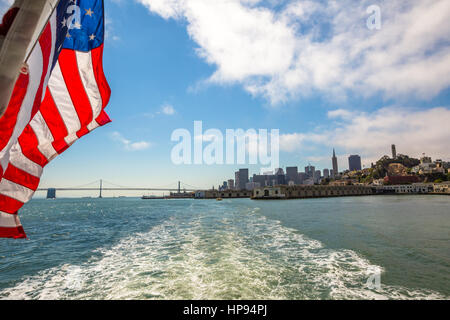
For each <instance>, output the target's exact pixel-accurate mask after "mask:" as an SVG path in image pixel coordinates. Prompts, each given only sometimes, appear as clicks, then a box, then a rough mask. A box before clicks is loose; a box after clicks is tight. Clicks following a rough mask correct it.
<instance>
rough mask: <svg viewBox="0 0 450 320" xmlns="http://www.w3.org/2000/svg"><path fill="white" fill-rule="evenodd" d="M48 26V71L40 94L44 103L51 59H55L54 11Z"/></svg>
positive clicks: (51, 63)
mask: <svg viewBox="0 0 450 320" xmlns="http://www.w3.org/2000/svg"><path fill="white" fill-rule="evenodd" d="M49 24H50V30H51V39H52V46H51V51H50V58H49V60H48V69H47V74H46V76H45V79H44V86H43V92H42V99H41V102H42V101H44V98H45V91H46V88H47V85H48V79H49V78H50V75H51V70H52V65H53V58H54V57H55V46H56V11H55V12H54V13H53V15H52V17H51V18H50V20H49Z"/></svg>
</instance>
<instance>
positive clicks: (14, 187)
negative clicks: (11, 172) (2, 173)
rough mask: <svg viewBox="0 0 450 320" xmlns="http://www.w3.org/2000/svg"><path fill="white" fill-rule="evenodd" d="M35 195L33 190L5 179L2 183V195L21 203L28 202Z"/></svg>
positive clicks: (0, 190) (0, 182) (0, 186)
mask: <svg viewBox="0 0 450 320" xmlns="http://www.w3.org/2000/svg"><path fill="white" fill-rule="evenodd" d="M33 193H34V191H33V190H31V189H28V188H27V187H24V186H22V185H20V184H17V183H14V182H12V181H9V180H7V179H5V178H3V179H2V180H1V181H0V194H3V195H5V196H8V197H10V198H13V199H16V200H19V201H20V202H23V203H25V202H28V201H29V200H30V199H31V197H32V196H33Z"/></svg>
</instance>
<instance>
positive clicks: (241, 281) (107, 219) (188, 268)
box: [0, 196, 450, 299]
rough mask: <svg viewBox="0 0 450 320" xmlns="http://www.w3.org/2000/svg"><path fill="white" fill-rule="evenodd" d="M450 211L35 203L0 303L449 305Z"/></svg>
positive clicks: (1, 260)
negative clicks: (373, 279) (374, 280)
mask: <svg viewBox="0 0 450 320" xmlns="http://www.w3.org/2000/svg"><path fill="white" fill-rule="evenodd" d="M449 204H450V198H449V197H445V196H423V197H422V196H402V197H396V196H386V197H383V196H380V197H355V198H330V199H307V200H292V201H251V200H248V199H232V200H223V201H221V202H217V201H214V200H211V201H210V200H147V201H144V200H140V199H132V198H127V199H123V198H120V199H58V200H33V201H31V202H30V203H29V204H27V205H26V206H25V208H24V209H23V212H22V213H21V219H22V223H23V224H24V226H25V229H26V231H27V233H28V236H29V238H30V240H25V241H22V240H9V239H8V240H0V243H1V244H0V299H391V298H393V299H411V298H420V299H434V298H437V299H449V297H450V278H449V275H450V210H449ZM378 271H380V272H381V287H378V288H372V289H369V288H367V286H366V281H367V279H368V277H369V276H370V275H373V274H374V273H377V272H378Z"/></svg>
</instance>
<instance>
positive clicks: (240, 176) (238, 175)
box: [234, 169, 248, 190]
mask: <svg viewBox="0 0 450 320" xmlns="http://www.w3.org/2000/svg"><path fill="white" fill-rule="evenodd" d="M234 176H235V181H236V185H235V187H236V189H237V190H245V185H246V183H247V182H248V169H239V171H236V172H235V174H234Z"/></svg>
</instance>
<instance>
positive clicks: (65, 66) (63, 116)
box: [0, 14, 111, 238]
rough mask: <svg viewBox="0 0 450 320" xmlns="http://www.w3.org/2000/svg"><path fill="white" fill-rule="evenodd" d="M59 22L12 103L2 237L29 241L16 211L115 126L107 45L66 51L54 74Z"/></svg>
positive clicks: (1, 195)
mask: <svg viewBox="0 0 450 320" xmlns="http://www.w3.org/2000/svg"><path fill="white" fill-rule="evenodd" d="M55 16H56V14H54V15H53V16H52V17H51V19H50V21H49V23H48V25H47V26H46V27H45V30H44V32H43V33H42V35H41V38H40V40H39V42H38V44H37V45H36V47H35V49H34V50H33V52H32V53H31V56H30V60H29V68H28V69H29V71H28V74H23V75H21V77H20V78H19V80H21V81H17V83H16V88H15V90H17V92H18V94H16V95H14V99H12V100H11V102H10V104H12V103H15V108H12V109H11V111H10V110H9V107H8V112H11V113H14V111H15V112H16V113H15V114H12V115H10V116H9V117H8V120H11V119H13V117H16V119H17V120H16V121H13V123H15V127H14V129H11V128H8V130H9V131H8V132H10V133H11V134H10V137H11V138H10V140H9V141H8V142H7V143H5V142H4V141H3V144H5V146H4V148H3V149H0V160H1V161H0V164H1V165H0V170H1V171H0V237H11V238H24V237H26V235H25V232H24V230H23V228H22V225H21V223H20V220H19V217H18V216H17V211H18V210H19V209H20V208H21V207H22V206H23V204H24V203H26V202H27V201H29V200H30V199H31V197H32V196H33V194H34V192H35V191H36V189H37V188H38V185H39V180H40V177H41V175H42V170H43V168H44V167H45V165H47V164H48V163H49V162H50V161H51V160H52V159H53V158H54V157H56V156H57V155H58V154H61V153H62V152H64V151H65V150H66V149H67V148H68V147H69V146H70V145H72V144H73V143H74V142H75V141H76V140H78V139H79V138H80V137H82V136H84V135H85V134H87V133H89V132H91V131H92V130H94V129H96V128H98V127H99V126H102V125H104V124H106V123H108V122H110V119H109V117H108V115H107V114H106V113H105V112H104V108H105V107H106V105H107V103H108V101H109V98H110V94H111V91H110V88H109V85H108V83H107V81H106V78H105V75H104V72H103V64H102V56H103V44H101V45H100V46H98V47H96V48H93V49H92V50H90V51H87V52H81V51H76V50H70V49H62V50H61V51H60V52H59V55H58V59H57V60H56V62H55V64H54V66H53V69H52V61H53V57H54V55H55V38H56V35H55V30H56V28H55V26H56V17H55ZM50 72H51V75H50ZM37 77H39V78H38V79H37ZM36 80H37V81H36ZM24 88H26V89H25V91H26V92H25V93H24V92H23V91H24ZM19 93H22V94H19ZM19 105H20V108H18V107H17V106H19ZM0 121H7V120H4V119H3V118H2V119H0ZM0 123H1V122H0ZM0 130H3V129H0ZM3 131H4V132H6V129H5V130H3ZM0 133H3V132H0ZM19 133H20V134H19ZM0 136H1V135H0ZM1 143H2V140H0V147H1V146H2V145H1ZM1 172H3V174H1ZM1 175H3V177H2V176H1Z"/></svg>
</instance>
